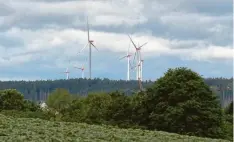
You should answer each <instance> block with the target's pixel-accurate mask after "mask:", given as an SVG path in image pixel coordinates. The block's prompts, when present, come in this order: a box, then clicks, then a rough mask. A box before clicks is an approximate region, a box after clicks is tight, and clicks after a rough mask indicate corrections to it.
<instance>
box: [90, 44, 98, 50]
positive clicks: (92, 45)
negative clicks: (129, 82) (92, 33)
mask: <svg viewBox="0 0 234 142" xmlns="http://www.w3.org/2000/svg"><path fill="white" fill-rule="evenodd" d="M90 44H91V45H92V46H93V47H94V48H95V49H96V50H97V51H98V49H97V47H96V46H95V45H94V44H93V43H92V42H90Z"/></svg>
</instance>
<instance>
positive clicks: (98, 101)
mask: <svg viewBox="0 0 234 142" xmlns="http://www.w3.org/2000/svg"><path fill="white" fill-rule="evenodd" d="M110 102H111V97H110V96H109V95H107V94H106V93H96V94H89V95H88V96H87V98H86V99H85V106H86V107H85V109H86V122H87V123H94V124H101V123H105V121H106V113H107V107H108V106H109V105H110Z"/></svg>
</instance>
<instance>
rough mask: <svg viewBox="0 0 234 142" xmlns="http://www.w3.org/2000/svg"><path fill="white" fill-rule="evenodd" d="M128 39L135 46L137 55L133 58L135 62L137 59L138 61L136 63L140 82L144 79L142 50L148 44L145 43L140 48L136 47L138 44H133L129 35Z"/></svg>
mask: <svg viewBox="0 0 234 142" xmlns="http://www.w3.org/2000/svg"><path fill="white" fill-rule="evenodd" d="M128 37H129V38H130V40H131V42H132V44H133V46H134V47H135V50H136V51H135V54H134V58H133V61H134V60H135V58H137V61H136V68H137V75H136V76H137V80H140V81H141V79H142V64H143V60H142V57H141V48H142V47H143V46H145V45H146V44H147V42H146V43H144V44H142V45H141V46H139V45H138V47H137V46H136V44H135V43H134V42H133V40H132V38H131V37H130V36H129V35H128Z"/></svg>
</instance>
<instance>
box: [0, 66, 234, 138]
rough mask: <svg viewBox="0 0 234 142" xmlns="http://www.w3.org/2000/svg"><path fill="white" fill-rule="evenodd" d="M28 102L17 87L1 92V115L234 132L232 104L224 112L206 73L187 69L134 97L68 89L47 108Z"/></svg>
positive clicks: (217, 134)
mask: <svg viewBox="0 0 234 142" xmlns="http://www.w3.org/2000/svg"><path fill="white" fill-rule="evenodd" d="M29 102H30V101H24V100H23V97H22V94H20V93H19V92H17V91H16V90H4V91H1V92H0V109H1V113H3V114H5V115H12V116H15V117H36V118H42V119H48V120H53V121H68V122H82V123H89V124H100V125H102V124H106V125H113V126H117V127H123V128H140V129H148V130H160V131H167V132H173V133H179V134H186V135H195V136H200V137H211V138H221V139H229V140H232V136H233V133H232V126H233V123H232V122H233V121H232V120H233V117H232V115H233V111H232V107H233V103H232V104H231V105H230V106H229V107H227V108H226V109H225V110H223V109H222V108H221V106H220V104H219V102H218V100H217V96H216V95H215V94H214V93H213V92H212V91H211V89H210V87H209V86H208V85H207V84H206V83H205V82H204V80H203V79H202V78H201V76H199V75H198V74H197V73H195V72H193V71H191V70H190V69H187V68H176V69H169V70H168V71H167V72H166V73H165V75H164V76H163V77H161V78H159V79H158V80H157V81H156V82H153V83H152V85H150V86H148V87H147V88H146V90H145V91H142V92H136V93H133V94H132V95H130V96H128V95H126V94H124V93H123V92H121V91H114V92H109V93H106V92H96V93H94V92H93V93H90V94H88V95H87V96H78V95H72V94H71V93H70V92H69V91H68V90H66V89H56V90H54V91H53V92H52V93H51V94H50V95H49V96H48V98H47V100H46V104H47V105H48V107H45V108H43V109H39V106H37V105H35V104H34V103H32V102H30V103H29Z"/></svg>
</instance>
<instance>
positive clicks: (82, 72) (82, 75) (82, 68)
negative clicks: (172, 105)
mask: <svg viewBox="0 0 234 142" xmlns="http://www.w3.org/2000/svg"><path fill="white" fill-rule="evenodd" d="M74 68H76V69H79V70H81V77H82V78H84V69H85V68H84V66H82V67H77V66H74Z"/></svg>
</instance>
